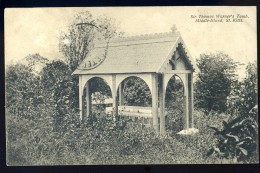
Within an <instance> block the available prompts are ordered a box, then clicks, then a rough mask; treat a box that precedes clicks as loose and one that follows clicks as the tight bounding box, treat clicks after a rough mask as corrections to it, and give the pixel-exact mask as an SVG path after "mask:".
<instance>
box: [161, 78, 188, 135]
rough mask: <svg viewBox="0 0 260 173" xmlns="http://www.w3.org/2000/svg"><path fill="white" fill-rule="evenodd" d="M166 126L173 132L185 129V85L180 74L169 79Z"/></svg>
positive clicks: (166, 97) (166, 99)
mask: <svg viewBox="0 0 260 173" xmlns="http://www.w3.org/2000/svg"><path fill="white" fill-rule="evenodd" d="M165 107H166V117H165V127H166V130H168V131H171V132H172V133H177V132H179V131H181V130H183V129H184V111H183V110H184V85H183V82H182V80H181V79H180V77H179V76H177V75H174V76H172V77H171V78H170V80H169V81H168V84H167V87H166V95H165Z"/></svg>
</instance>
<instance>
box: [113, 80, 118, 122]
mask: <svg viewBox="0 0 260 173" xmlns="http://www.w3.org/2000/svg"><path fill="white" fill-rule="evenodd" d="M112 96H113V115H114V120H116V119H115V118H117V117H118V102H117V97H118V96H117V88H116V75H112Z"/></svg>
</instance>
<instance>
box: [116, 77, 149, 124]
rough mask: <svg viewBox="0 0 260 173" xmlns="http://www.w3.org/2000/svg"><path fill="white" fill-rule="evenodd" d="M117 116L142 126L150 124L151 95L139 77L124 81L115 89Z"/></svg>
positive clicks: (128, 78)
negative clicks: (139, 123)
mask: <svg viewBox="0 0 260 173" xmlns="http://www.w3.org/2000/svg"><path fill="white" fill-rule="evenodd" d="M117 96H118V99H117V102H118V115H119V118H122V119H131V120H134V121H135V122H141V123H142V124H147V125H148V124H151V122H152V112H151V111H152V109H151V106H152V95H151V91H150V88H149V86H148V85H147V83H146V82H145V81H144V80H143V79H141V78H140V77H136V76H131V77H127V78H126V79H124V80H123V81H122V82H121V83H120V84H119V87H118V88H117Z"/></svg>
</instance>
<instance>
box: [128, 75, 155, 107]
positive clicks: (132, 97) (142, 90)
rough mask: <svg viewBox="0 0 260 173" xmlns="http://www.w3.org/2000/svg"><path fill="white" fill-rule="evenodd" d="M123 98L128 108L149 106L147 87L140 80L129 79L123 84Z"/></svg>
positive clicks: (150, 99) (149, 95)
mask: <svg viewBox="0 0 260 173" xmlns="http://www.w3.org/2000/svg"><path fill="white" fill-rule="evenodd" d="M123 92H124V97H125V101H126V104H127V105H129V106H151V104H152V96H151V91H150V89H149V87H148V85H147V84H146V83H145V82H144V81H143V80H142V79H140V78H137V77H130V78H128V79H127V80H126V82H125V83H124V90H123Z"/></svg>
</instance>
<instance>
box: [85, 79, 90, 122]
mask: <svg viewBox="0 0 260 173" xmlns="http://www.w3.org/2000/svg"><path fill="white" fill-rule="evenodd" d="M85 91H86V117H89V116H90V114H91V95H90V92H89V82H87V83H86V89H85Z"/></svg>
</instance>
